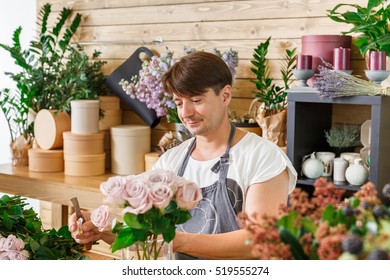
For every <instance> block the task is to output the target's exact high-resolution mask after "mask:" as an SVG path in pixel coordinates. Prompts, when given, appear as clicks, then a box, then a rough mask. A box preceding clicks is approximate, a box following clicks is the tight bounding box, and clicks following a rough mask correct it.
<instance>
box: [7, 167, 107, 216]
mask: <svg viewBox="0 0 390 280" xmlns="http://www.w3.org/2000/svg"><path fill="white" fill-rule="evenodd" d="M110 176H112V174H105V175H101V176H94V177H74V176H67V175H64V173H63V172H58V173H40V172H32V171H29V170H28V167H27V166H20V167H19V166H18V167H15V166H12V165H11V164H1V165H0V192H4V193H8V194H13V195H22V196H25V197H30V198H35V199H39V200H44V201H48V202H53V203H57V204H61V205H67V206H71V205H72V204H71V201H70V199H71V198H72V197H75V196H76V197H77V198H78V200H79V202H80V206H81V207H82V208H86V209H94V208H97V207H99V206H100V205H101V203H102V202H103V198H104V196H103V194H102V193H101V192H100V183H101V182H103V181H105V180H107V178H108V177H110Z"/></svg>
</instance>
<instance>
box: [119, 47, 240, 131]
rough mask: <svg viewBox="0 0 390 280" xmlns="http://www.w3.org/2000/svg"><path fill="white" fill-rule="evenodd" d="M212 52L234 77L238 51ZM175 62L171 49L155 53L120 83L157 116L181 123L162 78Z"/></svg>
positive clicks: (188, 48)
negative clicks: (220, 59) (158, 54)
mask: <svg viewBox="0 0 390 280" xmlns="http://www.w3.org/2000/svg"><path fill="white" fill-rule="evenodd" d="M184 51H185V54H189V53H191V52H194V51H196V50H195V49H193V48H190V47H185V48H184ZM212 53H213V54H215V55H217V56H219V57H221V58H222V59H223V60H224V61H225V62H226V64H227V65H228V67H229V69H230V71H231V73H232V75H233V77H234V75H235V68H236V67H237V65H238V56H237V51H234V50H232V49H230V50H229V51H225V52H221V51H219V50H218V49H213V50H212ZM175 62H176V59H175V58H174V53H173V52H172V51H169V50H167V51H166V52H165V53H162V54H161V55H160V56H157V55H153V56H152V57H151V58H150V60H145V61H143V63H142V68H141V69H140V70H139V73H137V74H136V75H133V76H131V78H130V79H121V81H120V83H119V84H120V86H121V87H122V89H123V91H125V92H126V94H127V95H128V96H129V97H130V98H132V99H137V100H139V101H141V102H143V103H145V104H146V106H147V107H148V108H151V109H153V110H154V111H155V112H156V115H157V117H163V116H165V117H166V118H167V120H168V122H170V123H180V122H181V121H180V119H179V117H178V115H177V110H176V104H175V103H174V101H173V99H172V96H171V94H170V93H168V92H166V91H165V90H164V88H163V85H162V83H161V78H162V76H163V75H164V73H165V72H166V71H167V70H168V69H169V68H170V67H171V66H172V65H173V64H174V63H175Z"/></svg>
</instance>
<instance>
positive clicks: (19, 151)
mask: <svg viewBox="0 0 390 280" xmlns="http://www.w3.org/2000/svg"><path fill="white" fill-rule="evenodd" d="M31 147H32V144H31V142H30V141H29V140H28V139H26V138H24V137H23V136H19V137H18V138H16V139H15V141H13V142H11V144H10V149H11V157H12V165H13V166H26V165H28V150H29V149H30V148H31Z"/></svg>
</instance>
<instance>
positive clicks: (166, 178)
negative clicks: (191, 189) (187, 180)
mask: <svg viewBox="0 0 390 280" xmlns="http://www.w3.org/2000/svg"><path fill="white" fill-rule="evenodd" d="M144 176H146V178H147V180H148V181H149V185H150V186H152V185H153V184H155V183H159V182H162V183H165V184H166V185H168V186H169V187H170V188H171V189H172V191H173V192H174V193H176V190H177V187H178V182H179V181H180V180H179V178H181V177H179V176H177V175H176V174H175V173H174V172H172V171H169V170H164V169H153V170H151V171H149V172H147V173H144Z"/></svg>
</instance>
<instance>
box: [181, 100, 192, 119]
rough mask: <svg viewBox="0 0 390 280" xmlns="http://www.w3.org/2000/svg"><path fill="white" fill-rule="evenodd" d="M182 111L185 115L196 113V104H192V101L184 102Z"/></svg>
mask: <svg viewBox="0 0 390 280" xmlns="http://www.w3.org/2000/svg"><path fill="white" fill-rule="evenodd" d="M181 112H182V116H183V117H190V116H192V115H193V114H194V105H193V104H192V102H189V101H187V102H183V104H182V108H181Z"/></svg>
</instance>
